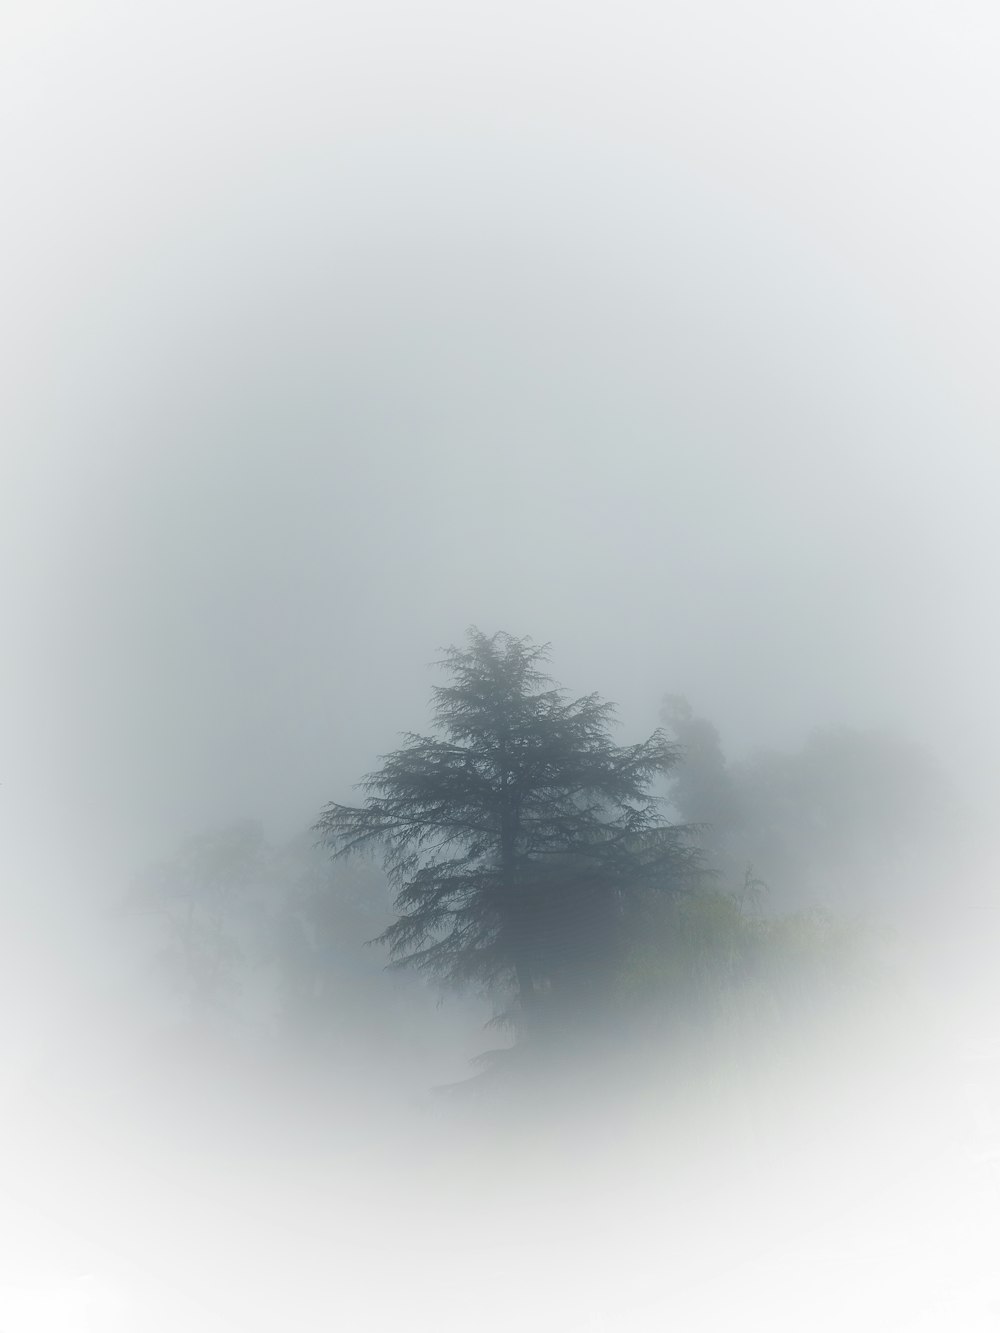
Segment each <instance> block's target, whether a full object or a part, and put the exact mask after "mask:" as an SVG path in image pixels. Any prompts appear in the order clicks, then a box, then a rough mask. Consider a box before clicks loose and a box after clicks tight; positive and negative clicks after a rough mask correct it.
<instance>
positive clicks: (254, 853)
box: [125, 820, 273, 1017]
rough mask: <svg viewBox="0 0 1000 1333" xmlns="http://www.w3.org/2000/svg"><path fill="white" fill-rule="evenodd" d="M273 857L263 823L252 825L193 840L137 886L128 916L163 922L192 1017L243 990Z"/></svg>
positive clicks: (170, 968) (172, 971)
mask: <svg viewBox="0 0 1000 1333" xmlns="http://www.w3.org/2000/svg"><path fill="white" fill-rule="evenodd" d="M272 859H273V853H272V850H271V848H270V847H269V846H268V844H267V842H266V841H265V838H264V833H263V829H262V828H261V826H260V824H259V823H257V822H256V821H252V820H245V821H243V822H241V823H237V824H232V825H228V826H227V827H225V828H219V829H213V830H211V831H208V832H205V833H200V834H197V835H195V836H194V837H190V838H188V839H186V840H185V841H184V842H183V843H182V844H181V846H180V847H179V849H178V850H177V852H176V854H175V855H174V856H173V857H171V858H170V859H168V860H164V861H161V862H159V863H157V864H155V865H152V866H149V867H148V868H147V869H146V870H144V871H143V872H142V873H141V874H140V875H138V876H137V877H136V879H135V881H134V882H133V884H132V886H131V890H130V892H129V895H128V900H127V902H126V904H125V907H126V910H127V911H129V912H131V913H134V914H136V915H146V916H150V917H153V918H154V919H156V920H158V921H159V923H160V929H161V936H160V939H161V944H160V953H159V961H160V963H161V964H162V966H163V968H164V970H165V973H166V975H167V977H168V978H169V981H170V984H171V987H172V988H173V989H174V991H175V992H176V993H177V994H178V995H179V996H180V997H181V999H182V1000H183V1001H184V1003H185V1005H186V1007H187V1009H188V1011H189V1013H190V1014H191V1015H192V1016H196V1017H204V1016H206V1015H207V1014H209V1013H211V1012H218V1011H219V1010H221V1009H222V1008H224V1007H225V1005H226V1004H227V1003H228V1002H229V1000H230V999H231V997H232V995H233V994H234V993H235V992H236V991H237V990H238V989H239V987H240V971H241V965H242V963H243V961H244V958H245V955H246V950H247V944H248V940H249V939H250V938H252V936H253V934H254V926H255V925H256V924H258V922H259V920H260V917H261V914H262V912H263V910H264V902H265V898H266V894H267V892H268V888H269V885H270V882H271V877H272Z"/></svg>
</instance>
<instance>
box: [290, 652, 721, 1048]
mask: <svg viewBox="0 0 1000 1333" xmlns="http://www.w3.org/2000/svg"><path fill="white" fill-rule="evenodd" d="M547 659H548V646H547V645H537V644H535V643H533V642H532V641H531V640H530V639H528V638H515V637H513V636H512V635H510V634H506V633H498V634H494V635H492V636H487V635H486V634H484V633H482V632H481V631H479V630H477V629H471V630H470V631H469V632H468V635H467V639H466V643H465V645H464V646H463V647H452V648H449V649H448V650H447V652H446V654H445V657H444V659H443V660H442V661H441V662H440V663H439V664H438V665H440V666H442V667H443V668H444V669H445V671H446V673H447V675H448V678H449V679H448V683H447V684H444V685H439V686H437V687H435V689H434V691H433V701H432V702H433V722H434V731H435V733H436V734H435V735H431V736H425V735H418V734H414V733H407V734H405V735H404V737H403V745H402V746H401V747H400V748H399V749H398V750H395V751H394V752H392V753H391V754H388V755H385V756H382V764H381V767H380V768H379V769H377V770H376V771H375V772H373V773H371V774H369V775H368V777H367V778H365V779H364V781H363V782H362V783H361V784H360V786H361V790H362V791H363V792H364V793H365V800H364V803H363V804H362V805H360V806H357V807H351V806H345V805H340V804H337V803H331V804H329V805H327V806H326V808H325V809H324V810H323V812H322V815H321V817H320V819H319V822H318V823H317V825H316V829H317V831H318V832H319V833H320V834H321V836H322V839H323V840H324V841H325V842H326V843H327V845H328V846H329V847H330V848H331V849H332V850H333V852H334V854H335V855H337V856H344V855H348V854H350V853H352V852H355V851H357V850H359V849H362V848H369V847H378V848H381V850H382V852H383V854H384V858H385V865H386V870H387V873H388V875H389V878H390V882H391V884H392V886H393V890H394V895H395V910H396V919H395V920H394V921H393V922H392V924H391V925H390V926H389V927H388V929H387V930H385V931H384V932H383V933H382V934H381V935H380V936H379V937H378V941H379V942H381V943H383V944H384V945H386V946H388V948H389V951H390V955H391V958H392V960H393V962H394V963H395V964H396V965H406V966H415V967H418V968H422V969H424V970H426V971H428V972H430V973H432V974H434V975H435V976H437V977H438V978H440V979H442V980H444V981H445V982H449V983H458V984H463V983H464V984H474V985H478V986H480V987H481V988H485V989H487V990H489V991H491V992H492V993H494V994H497V993H512V994H513V995H514V996H515V997H516V1000H517V1004H516V1008H515V1010H514V1015H515V1017H516V1021H517V1023H518V1026H519V1027H520V1029H521V1030H522V1031H525V1030H527V1031H536V1030H537V1029H538V1028H539V1026H540V1025H541V1024H543V1023H544V1022H545V1021H546V1020H550V1019H551V1018H552V1017H553V1015H554V1014H556V1013H558V1012H560V1011H562V1012H566V1011H567V1010H569V1009H572V1008H575V1007H578V1006H579V1003H580V1001H581V1000H583V999H584V998H585V997H586V996H588V995H593V994H594V993H596V992H597V991H598V990H599V989H600V988H601V986H602V985H603V984H605V983H606V982H607V980H608V977H609V976H610V975H611V974H612V972H613V969H614V965H615V963H616V961H617V960H618V959H620V957H621V956H622V953H623V950H624V948H625V947H626V940H627V938H628V936H629V934H630V931H632V930H634V929H635V928H636V927H637V926H638V925H639V923H640V922H641V920H642V916H643V913H644V911H645V910H646V908H647V907H648V905H649V903H650V902H651V901H652V900H653V899H654V898H655V897H656V896H657V895H662V894H664V893H676V892H678V891H679V890H680V889H681V888H682V887H683V886H684V885H685V884H686V883H687V882H688V881H689V879H690V877H691V875H692V874H693V873H694V872H695V870H696V868H697V864H698V859H697V853H696V852H695V850H694V849H693V847H692V846H691V842H690V839H689V837H688V830H687V829H686V828H684V827H682V826H677V825H671V824H669V823H667V822H666V821H665V819H664V817H663V813H662V809H661V803H660V800H659V799H658V797H657V796H656V794H655V792H654V783H655V779H656V778H657V776H658V775H660V774H662V773H664V772H667V771H669V770H670V769H671V768H672V767H673V765H674V764H675V763H676V761H677V758H678V752H677V750H676V748H675V747H674V746H673V745H671V744H670V743H668V741H667V740H666V738H665V736H664V735H663V733H662V732H660V731H656V732H654V733H653V734H652V735H651V736H650V737H649V738H648V739H646V740H644V741H642V742H640V743H638V744H633V745H618V744H616V743H615V742H614V741H613V739H612V736H611V726H612V724H613V721H614V708H613V706H612V705H611V704H609V703H607V702H604V701H603V700H602V699H601V698H600V697H599V696H598V695H597V694H588V695H584V696H582V697H579V698H571V697H568V696H567V694H566V692H565V691H564V690H562V689H561V688H560V687H558V686H557V685H556V684H555V683H554V682H553V680H552V679H551V678H550V677H549V676H548V675H547V674H546V673H545V672H544V670H543V664H544V663H545V662H546V661H547Z"/></svg>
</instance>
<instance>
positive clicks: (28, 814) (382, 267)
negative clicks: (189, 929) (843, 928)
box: [0, 0, 1000, 1040]
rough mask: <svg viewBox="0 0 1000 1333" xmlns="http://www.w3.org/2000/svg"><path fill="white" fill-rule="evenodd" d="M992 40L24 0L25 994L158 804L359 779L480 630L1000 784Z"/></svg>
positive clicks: (910, 21)
mask: <svg viewBox="0 0 1000 1333" xmlns="http://www.w3.org/2000/svg"><path fill="white" fill-rule="evenodd" d="M998 39H1000V18H998V16H997V14H996V11H995V10H994V8H993V7H992V6H990V5H986V4H982V3H969V2H966V0H951V3H950V4H948V5H947V6H944V5H941V4H930V3H923V0H910V2H909V3H906V4H903V3H882V2H880V0H865V3H863V4H862V3H838V4H836V5H832V4H827V5H822V4H819V5H817V4H812V5H802V4H792V3H773V2H772V0H755V2H754V3H752V4H739V3H730V4H723V3H715V2H714V0H698V3H677V2H673V3H667V4H659V5H653V4H641V5H640V4H630V3H618V4H615V5H614V6H611V5H609V4H605V5H594V4H592V5H589V6H588V5H584V6H580V5H570V4H556V3H537V0H536V2H534V3H532V4H530V5H529V4H520V3H510V0H507V2H505V3H503V4H480V3H476V4H467V3H466V4H458V3H455V4H421V5H417V6H414V5H402V4H395V3H378V2H377V0H376V2H373V0H366V3H364V4H360V3H358V4H354V3H344V4H334V5H326V6H321V5H305V4H298V3H294V2H292V3H287V2H286V3H283V4H280V5H279V4H276V3H257V4H253V3H249V4H247V3H243V4H235V3H232V4H225V3H219V2H218V0H199V2H198V3H197V4H195V3H185V2H184V0H180V2H176V0H175V2H174V3H171V4H169V5H167V4H152V3H150V4H133V3H110V2H109V0H90V3H87V4H85V5H80V4H72V3H67V4H62V5H60V4H52V3H47V0H32V3H30V4H28V3H22V4H18V3H8V4H6V5H5V6H4V7H3V11H2V17H0V123H2V124H3V126H4V132H3V134H2V136H0V168H2V170H0V179H2V182H3V193H4V203H3V208H2V214H0V216H2V222H0V234H2V237H3V244H2V246H0V266H2V282H0V288H2V291H3V300H2V302H0V331H2V339H3V349H4V365H5V369H6V373H5V375H4V377H3V393H2V404H3V406H2V413H3V445H2V450H3V452H2V461H0V467H2V474H0V506H2V513H0V540H2V561H0V605H2V607H3V629H4V650H3V653H2V657H0V673H2V674H0V783H2V786H0V846H2V853H0V855H2V858H3V863H4V864H3V876H4V882H3V890H2V891H3V894H4V898H5V900H6V904H7V912H6V915H7V917H8V919H9V923H10V928H9V929H8V931H7V936H8V941H9V943H8V945H7V946H6V947H5V950H4V952H5V953H6V954H7V955H8V956H7V958H6V971H5V984H6V985H7V986H8V988H9V993H10V995H12V996H17V995H21V994H23V993H24V992H23V986H24V985H25V984H27V982H26V979H27V977H28V976H29V974H30V973H31V972H32V957H33V955H32V952H31V950H32V948H35V949H37V950H38V951H40V952H44V953H46V954H47V955H48V954H51V953H52V951H53V949H54V950H55V956H56V957H59V958H65V959H66V960H67V968H68V966H69V963H68V960H69V959H71V958H76V957H77V956H81V957H82V956H83V955H84V954H85V953H87V947H85V946H86V942H87V941H89V940H91V939H92V938H96V936H97V935H99V934H100V931H101V930H102V929H103V927H102V926H100V925H99V924H98V925H95V924H94V923H95V922H98V919H99V914H100V912H101V910H102V909H103V907H105V906H106V905H107V904H108V903H109V902H111V901H113V900H114V899H115V897H116V895H117V894H118V893H119V892H120V890H121V887H122V885H123V884H124V883H125V881H126V880H127V879H128V877H129V875H130V874H131V872H132V870H133V869H134V868H135V867H136V866H137V865H140V864H142V863H143V862H144V861H146V860H148V859H149V858H151V857H154V856H157V855H160V854H162V853H164V852H165V851H167V850H169V849H170V847H172V846H173V844H174V843H175V842H176V841H177V839H178V838H179V837H181V836H183V835H185V834H186V833H188V832H190V831H192V830H196V829H199V828H202V827H206V826H210V825H213V824H216V823H219V822H225V821H227V820H230V819H233V818H237V817H243V816H249V817H257V818H261V819H263V820H264V823H265V826H266V828H267V831H268V833H269V835H270V836H272V837H274V838H276V839H278V840H280V839H283V838H287V837H290V836H292V835H293V834H295V833H297V832H299V831H300V830H301V829H302V828H303V827H304V825H306V824H307V823H309V822H310V821H311V820H312V819H313V818H314V817H315V815H316V813H317V812H318V810H319V807H320V806H321V805H322V804H323V803H324V802H325V801H327V800H329V799H345V798H347V797H348V796H349V794H350V788H351V784H352V783H353V782H354V781H356V780H357V778H358V777H359V776H360V775H361V774H362V773H363V772H365V771H367V770H368V769H370V768H371V767H373V766H374V763H375V760H376V756H377V755H378V754H379V753H382V752H384V751H385V750H387V749H389V748H391V747H392V746H393V745H394V743H395V739H396V735H397V733H398V732H399V731H401V730H403V729H406V728H413V729H420V728H421V727H422V726H423V725H424V721H425V718H426V698H427V694H428V690H429V687H430V685H431V684H432V683H433V679H434V677H433V673H432V672H430V671H428V669H427V664H428V663H429V662H430V661H432V660H433V659H434V658H435V657H436V656H437V655H438V654H437V650H438V649H439V648H440V647H441V646H443V645H445V644H448V643H451V642H454V641H456V640H458V639H460V637H461V635H462V634H463V632H464V630H465V627H466V626H467V625H468V624H470V623H475V624H478V625H479V626H481V627H482V628H483V629H484V630H486V631H487V632H493V631H494V630H496V629H500V628H503V629H507V630H509V631H510V632H512V633H514V634H518V635H519V634H530V635H533V636H535V637H536V638H537V639H540V640H551V641H552V643H553V659H552V665H553V672H554V674H555V675H556V676H557V677H558V678H560V679H561V680H563V681H564V682H565V683H566V685H567V686H569V687H570V688H572V689H574V690H577V691H580V692H583V691H589V690H592V689H593V690H598V691H600V692H601V693H602V694H604V695H605V696H606V697H609V698H611V699H614V700H617V701H618V703H619V704H620V709H621V716H622V720H623V733H622V734H623V737H625V738H635V737H638V736H639V735H641V734H645V733H646V732H648V731H649V730H651V729H652V728H653V727H654V726H655V725H656V724H657V720H658V716H657V715H658V708H659V704H660V699H661V696H662V695H663V693H664V692H665V691H671V692H681V693H684V694H686V695H687V696H688V697H689V698H690V699H691V701H692V704H693V705H694V706H695V708H696V710H697V711H698V712H699V713H700V714H703V715H705V716H707V717H709V718H710V719H712V720H713V721H714V722H715V723H716V725H717V726H718V727H719V728H720V731H721V732H722V735H723V738H724V741H725V743H726V746H727V748H728V749H731V750H732V752H733V753H735V754H742V753H746V752H748V751H750V750H751V749H753V747H755V746H760V745H772V746H776V747H779V748H780V747H787V748H794V747H795V746H797V745H799V744H801V742H802V740H803V738H804V736H805V735H806V733H807V732H808V731H809V729H810V728H812V727H813V726H816V725H820V724H827V723H838V724H839V723H847V724H851V725H856V726H859V727H868V726H882V725H889V726H895V727H897V728H899V729H900V730H902V731H904V732H905V733H907V734H908V735H910V736H912V737H913V738H914V739H916V740H918V741H921V742H923V743H925V744H927V745H928V746H929V747H930V748H931V749H932V750H933V751H934V752H935V754H936V755H937V756H938V757H939V758H940V759H941V761H942V762H943V764H944V765H945V766H946V768H947V769H948V770H949V771H950V773H951V775H952V776H953V778H954V779H955V781H956V783H957V784H958V786H959V788H960V789H961V791H962V792H963V793H964V795H965V797H966V799H967V800H968V801H969V802H970V803H971V804H972V805H974V806H976V807H977V808H979V809H980V810H981V811H986V812H988V811H989V809H990V808H991V802H992V801H993V800H994V798H995V796H996V795H997V776H998V772H997V756H998V753H1000V726H998V720H997V713H996V710H995V707H994V695H995V689H996V681H997V679H998V677H1000V626H998V619H997V616H996V613H995V605H994V604H995V600H996V591H995V587H996V577H995V571H996V569H997V566H998V557H1000V525H998V523H997V519H996V496H997V494H998V485H1000V451H998V449H997V444H996V439H997V427H998V424H1000V396H998V389H997V375H996V365H997V350H998V348H997V343H998V328H1000V324H998V315H997V310H998V295H1000V291H998V288H1000V265H998V262H997V242H996V238H997V236H998V235H1000V189H998V187H997V173H996V165H995V159H996V144H997V127H998V113H1000V90H998V84H997V79H996V69H997V61H998V56H1000V49H998V47H1000V40H998ZM973 859H974V860H975V862H976V865H977V874H978V875H979V876H980V879H981V882H982V884H983V885H987V886H988V884H989V882H990V877H989V869H990V866H991V864H992V862H991V861H990V859H989V856H988V854H986V853H980V852H979V851H977V854H976V857H974V858H973ZM967 888H968V885H967V884H964V885H963V892H964V891H965V889H967ZM948 891H949V892H955V887H954V885H950V886H948ZM980 891H981V890H980V887H979V886H978V885H977V886H976V888H975V890H974V893H973V896H975V894H978V893H980ZM982 892H987V889H983V890H982ZM29 937H30V939H31V940H32V941H33V944H32V945H30V946H29V944H28V940H29ZM81 941H83V943H81ZM87 956H88V957H89V956H90V954H89V953H88V954H87ZM94 956H95V957H96V955H94ZM12 1040H14V1038H12Z"/></svg>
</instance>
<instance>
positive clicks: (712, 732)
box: [661, 695, 958, 908]
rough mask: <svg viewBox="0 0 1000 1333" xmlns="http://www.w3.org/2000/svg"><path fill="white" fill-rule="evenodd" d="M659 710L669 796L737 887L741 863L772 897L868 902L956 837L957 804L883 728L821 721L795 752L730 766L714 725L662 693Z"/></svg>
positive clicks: (923, 754) (926, 760) (910, 747)
mask: <svg viewBox="0 0 1000 1333" xmlns="http://www.w3.org/2000/svg"><path fill="white" fill-rule="evenodd" d="M661 718H662V720H663V722H664V724H665V726H666V727H667V728H668V730H669V731H670V732H672V734H673V737H674V739H675V740H676V743H677V745H678V747H679V750H680V754H681V758H680V762H679V763H678V765H677V767H676V768H675V769H674V772H673V775H672V782H671V787H670V799H671V802H672V804H673V806H674V808H675V809H676V810H677V811H678V813H679V814H680V815H681V817H682V818H683V819H684V820H690V821H692V822H694V823H697V824H698V825H699V827H700V829H701V837H702V841H703V846H704V848H705V851H706V854H707V856H708V858H709V860H710V862H711V864H712V865H713V867H714V868H716V869H718V870H719V871H720V872H721V874H722V878H723V880H724V882H726V883H727V884H729V885H730V887H732V888H735V887H736V886H737V885H738V884H739V882H740V880H741V878H742V874H743V867H744V866H745V864H746V862H747V860H750V861H752V862H753V864H754V865H755V866H757V867H758V868H759V869H760V872H761V874H762V876H763V877H764V879H765V880H766V881H767V883H768V886H769V888H770V889H771V891H772V895H773V897H772V901H773V902H774V903H775V904H776V905H781V906H784V907H789V906H792V905H793V904H794V905H798V906H803V905H806V904H810V903H811V904H816V903H819V902H823V903H826V904H827V905H828V906H836V907H838V908H842V907H845V906H849V905H853V906H855V907H861V906H869V905H872V894H873V893H875V894H876V895H877V896H879V897H882V898H884V897H886V896H887V895H889V889H890V886H891V885H892V884H894V883H899V884H906V883H912V882H913V878H914V867H920V866H922V865H923V866H929V865H930V864H931V863H932V862H933V855H934V852H935V848H936V847H939V846H944V845H945V844H946V842H947V839H948V837H949V836H950V835H951V832H952V830H953V826H954V820H955V819H956V817H957V813H958V808H957V803H956V800H955V797H954V795H953V793H952V791H951V789H950V787H949V784H948V782H947V779H946V778H945V776H944V774H943V773H942V772H941V770H940V768H939V766H938V765H937V763H936V762H935V760H934V759H933V757H932V756H931V755H929V754H928V753H927V751H926V750H924V749H923V748H922V747H921V746H919V745H917V744H915V743H913V742H912V741H910V740H908V739H907V738H905V737H903V736H899V735H896V734H894V733H893V732H891V731H887V730H874V729H873V730H860V729H856V728H850V727H839V728H834V727H828V728H825V729H817V730H815V731H813V732H812V733H811V734H810V735H809V736H808V738H807V739H806V741H805V744H804V745H803V746H802V747H801V748H800V749H798V750H795V751H792V752H781V751H777V750H758V751H756V752H755V753H753V754H751V755H750V756H748V757H747V758H745V759H741V760H737V761H735V762H728V761H727V759H726V757H725V755H724V753H723V750H722V745H721V743H720V740H719V735H718V732H717V731H716V729H715V727H714V726H713V725H712V724H711V723H710V722H709V721H707V720H706V719H705V718H701V717H697V716H696V715H695V714H694V713H693V710H692V709H691V707H690V705H689V704H688V703H687V701H686V700H685V699H682V698H679V697H677V696H673V695H668V696H667V697H666V698H665V699H664V703H663V708H662V710H661Z"/></svg>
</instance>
